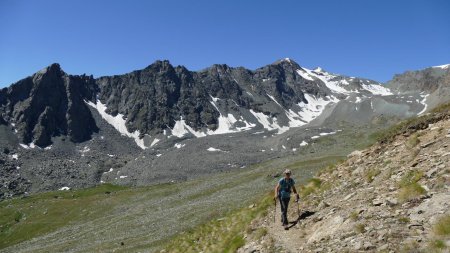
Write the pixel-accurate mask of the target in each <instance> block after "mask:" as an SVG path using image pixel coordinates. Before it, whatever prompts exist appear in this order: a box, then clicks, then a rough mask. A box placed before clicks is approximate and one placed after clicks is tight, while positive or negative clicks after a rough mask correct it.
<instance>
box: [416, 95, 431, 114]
mask: <svg viewBox="0 0 450 253" xmlns="http://www.w3.org/2000/svg"><path fill="white" fill-rule="evenodd" d="M429 95H430V94H427V95H422V98H423V99H422V101H420V103H421V104H423V106H424V107H423V109H422V111H420V112H419V113H417V115H421V114H423V113H424V112H425V111H426V110H427V108H428V105H427V97H428V96H429Z"/></svg>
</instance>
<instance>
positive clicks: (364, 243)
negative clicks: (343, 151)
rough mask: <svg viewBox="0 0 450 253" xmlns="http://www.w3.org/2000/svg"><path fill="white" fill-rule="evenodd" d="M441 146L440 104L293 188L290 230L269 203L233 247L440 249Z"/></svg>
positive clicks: (444, 196)
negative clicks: (294, 198)
mask: <svg viewBox="0 0 450 253" xmlns="http://www.w3.org/2000/svg"><path fill="white" fill-rule="evenodd" d="M449 146H450V117H449V113H448V107H441V109H440V112H435V113H433V114H428V115H425V116H423V117H419V118H417V119H413V120H409V121H408V122H404V123H402V124H400V125H398V126H396V127H394V128H392V129H391V130H390V131H387V132H384V133H383V134H382V136H380V141H379V142H378V143H377V144H375V145H374V146H372V147H370V148H368V149H365V150H362V151H355V152H353V153H352V154H350V155H349V156H348V159H347V160H346V161H345V162H343V163H342V164H339V165H337V166H333V167H329V168H327V169H325V170H323V171H322V173H321V174H319V175H318V176H317V177H316V178H314V179H313V180H311V181H310V182H309V184H307V185H305V186H302V187H301V190H300V192H301V196H302V197H301V203H300V206H299V207H300V211H299V213H298V210H297V206H296V204H295V203H294V202H291V207H290V213H289V217H290V220H291V221H292V223H291V228H290V230H288V231H285V230H284V229H283V228H282V226H281V225H280V224H281V223H280V218H279V216H280V211H279V210H277V211H276V221H275V222H274V219H273V215H274V213H273V208H272V209H271V210H270V212H269V214H268V215H267V216H266V217H265V218H264V219H257V220H254V221H253V223H252V224H251V229H248V230H247V234H246V235H245V236H244V237H246V238H247V243H246V245H244V246H243V247H241V248H240V249H239V251H238V252H359V251H369V252H448V248H449V243H450V241H449V240H450V236H449V227H450V218H449V217H450V211H449V210H450V208H449V206H450V191H449V186H450V173H449V165H450V148H449ZM256 231H257V232H256ZM255 234H256V236H255Z"/></svg>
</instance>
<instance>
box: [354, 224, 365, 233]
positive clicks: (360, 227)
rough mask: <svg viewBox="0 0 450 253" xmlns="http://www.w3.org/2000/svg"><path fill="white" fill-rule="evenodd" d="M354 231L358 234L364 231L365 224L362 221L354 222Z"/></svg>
mask: <svg viewBox="0 0 450 253" xmlns="http://www.w3.org/2000/svg"><path fill="white" fill-rule="evenodd" d="M355 232H356V233H358V234H362V233H364V232H366V226H365V225H364V224H363V223H358V224H356V225H355Z"/></svg>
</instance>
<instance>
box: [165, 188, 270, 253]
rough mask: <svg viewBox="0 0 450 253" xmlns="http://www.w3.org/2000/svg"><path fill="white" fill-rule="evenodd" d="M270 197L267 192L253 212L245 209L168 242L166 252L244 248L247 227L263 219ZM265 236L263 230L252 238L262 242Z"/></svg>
mask: <svg viewBox="0 0 450 253" xmlns="http://www.w3.org/2000/svg"><path fill="white" fill-rule="evenodd" d="M272 197H273V193H272V192H270V193H269V194H268V195H267V196H266V197H265V198H264V199H263V200H262V201H261V202H260V203H258V204H257V205H256V207H255V208H244V209H241V210H238V211H235V212H231V213H229V214H227V215H226V216H225V217H223V218H221V219H220V220H217V219H216V220H214V221H212V222H208V223H205V224H204V225H202V226H200V227H198V228H196V229H195V230H191V231H189V232H186V233H183V234H181V235H179V236H176V237H175V238H173V239H171V241H170V244H168V246H167V248H166V249H165V250H166V252H171V253H172V252H173V253H176V252H235V251H236V250H237V249H238V248H239V247H241V246H243V245H244V243H245V240H244V238H243V236H244V234H243V231H245V230H246V229H245V228H246V227H247V226H249V224H250V222H251V221H252V220H253V219H255V218H257V217H262V216H263V215H264V214H265V212H266V210H267V208H268V207H269V206H271V205H272V204H273V200H272ZM265 234H267V230H265V229H257V230H256V231H254V232H253V236H254V237H256V238H261V237H262V236H264V235H265Z"/></svg>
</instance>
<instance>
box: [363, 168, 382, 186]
mask: <svg viewBox="0 0 450 253" xmlns="http://www.w3.org/2000/svg"><path fill="white" fill-rule="evenodd" d="M380 173H381V171H380V170H379V169H378V168H371V169H369V170H367V171H366V173H365V179H366V181H367V182H368V183H371V182H372V181H373V179H374V178H375V177H376V176H378V175H379V174H380Z"/></svg>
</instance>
